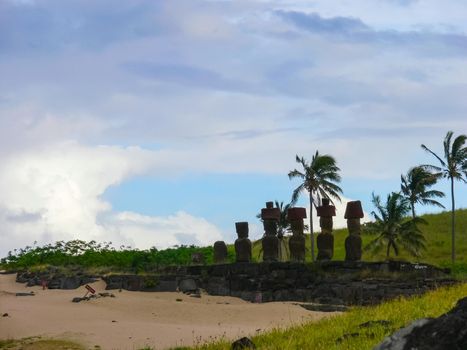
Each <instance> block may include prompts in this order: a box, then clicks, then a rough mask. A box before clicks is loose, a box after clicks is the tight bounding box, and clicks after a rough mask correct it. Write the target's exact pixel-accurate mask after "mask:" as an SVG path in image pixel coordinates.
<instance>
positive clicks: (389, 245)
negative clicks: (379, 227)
mask: <svg viewBox="0 0 467 350" xmlns="http://www.w3.org/2000/svg"><path fill="white" fill-rule="evenodd" d="M389 249H391V242H388V249H386V260H389Z"/></svg>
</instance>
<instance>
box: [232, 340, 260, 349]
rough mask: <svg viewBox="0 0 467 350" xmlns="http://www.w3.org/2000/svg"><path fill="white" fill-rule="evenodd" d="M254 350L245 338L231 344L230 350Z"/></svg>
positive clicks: (253, 345)
mask: <svg viewBox="0 0 467 350" xmlns="http://www.w3.org/2000/svg"><path fill="white" fill-rule="evenodd" d="M243 349H256V345H255V344H254V343H253V342H252V341H251V339H249V338H247V337H243V338H240V339H238V340H236V341H234V342H233V343H232V350H243Z"/></svg>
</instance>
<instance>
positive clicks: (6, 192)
mask: <svg viewBox="0 0 467 350" xmlns="http://www.w3.org/2000/svg"><path fill="white" fill-rule="evenodd" d="M466 64H467V3H466V2H465V1H461V0H449V1H443V2H440V1H435V0H426V1H417V0H413V1H410V0H405V1H402V0H399V1H398V0H359V1H344V0H339V1H338V0H336V1H329V0H327V1H324V0H318V1H300V0H294V1H286V0H282V1H267V0H262V1H260V0H258V1H254V0H251V1H214V0H213V1H194V0H186V1H180V0H171V1H149V0H136V1H119V2H118V3H116V2H114V1H110V0H107V1H96V2H89V1H66V2H64V1H58V0H55V1H54V0H44V1H39V0H0V76H1V79H0V146H1V147H0V168H1V169H0V193H2V199H3V200H2V201H1V203H0V255H2V256H3V255H5V254H6V253H7V252H8V251H9V250H11V249H14V248H19V247H22V246H24V245H27V244H31V243H32V242H33V241H37V242H38V243H39V244H43V243H48V242H53V241H55V240H60V239H64V240H68V239H75V238H80V239H85V240H89V239H96V240H100V241H103V240H105V241H112V242H114V243H115V244H116V245H117V246H118V245H120V244H125V245H128V244H129V245H132V246H136V247H138V248H143V249H144V248H148V247H150V246H157V247H159V248H163V247H167V246H172V245H175V244H192V243H195V244H211V243H213V242H214V241H215V240H218V239H225V240H227V241H233V240H234V239H235V232H234V222H235V221H244V220H247V221H249V222H250V224H251V227H250V229H251V236H252V237H254V238H256V237H259V236H260V235H261V232H262V230H261V225H260V223H259V222H258V221H257V219H256V218H255V215H256V213H257V212H258V211H259V210H260V208H261V207H262V206H263V205H264V202H266V201H268V200H279V201H285V202H287V201H288V200H289V199H290V196H291V192H292V190H293V189H294V188H295V187H296V186H297V185H298V183H297V182H294V181H289V180H288V178H287V173H288V171H289V170H292V169H293V168H295V167H296V165H297V164H296V163H295V155H296V154H298V155H300V156H304V157H305V158H307V159H311V157H312V155H313V154H314V152H315V151H316V150H319V151H320V152H321V153H328V154H331V155H333V156H334V157H335V158H336V160H337V163H338V165H339V166H340V168H341V175H342V178H343V181H342V188H343V190H344V200H343V204H342V205H339V207H338V217H337V218H336V224H337V226H339V225H343V224H344V221H343V219H342V218H341V217H340V216H342V215H340V214H341V213H342V207H343V205H344V204H345V201H346V200H349V199H360V200H362V202H363V204H364V207H365V210H366V212H367V213H370V212H371V210H372V207H371V203H370V198H371V193H372V192H373V191H374V192H375V193H377V194H381V195H383V196H384V195H386V194H387V193H388V192H390V191H393V190H398V189H399V179H400V174H401V173H405V172H406V171H407V170H408V169H409V168H410V167H411V166H414V165H417V164H420V163H433V162H434V159H433V158H432V157H430V155H428V154H427V153H426V152H424V151H423V150H422V149H421V148H420V144H422V143H424V144H426V145H427V146H428V147H430V148H432V149H433V150H435V151H436V152H441V147H442V140H443V137H444V135H445V134H446V132H447V131H448V130H453V131H454V132H455V135H458V134H461V133H462V134H465V133H467V117H466V116H467V99H465V92H466V91H467V70H466V69H465V67H466V66H467V65H466ZM456 185H457V192H456V195H457V203H458V206H459V207H467V190H466V186H465V185H462V184H461V183H457V184H456ZM439 188H440V189H442V190H445V191H447V190H448V186H447V183H446V182H444V183H441V184H440V185H439ZM442 202H443V203H444V204H445V205H448V204H449V198H445V199H443V200H442ZM300 204H301V205H304V206H305V205H306V196H304V197H303V199H302V202H301V203H300ZM417 210H418V212H427V211H434V210H436V209H435V208H417ZM368 217H369V215H368Z"/></svg>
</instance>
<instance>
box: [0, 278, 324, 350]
mask: <svg viewBox="0 0 467 350" xmlns="http://www.w3.org/2000/svg"><path fill="white" fill-rule="evenodd" d="M15 277H16V276H15V275H0V315H3V314H4V313H8V317H0V339H9V338H23V337H30V336H45V337H51V338H60V339H70V340H74V341H78V342H80V343H82V344H83V345H85V346H88V347H94V346H95V345H99V346H101V347H102V349H139V348H141V347H144V346H150V347H153V348H155V349H165V348H169V347H174V346H181V345H194V344H199V343H200V342H206V341H210V340H213V339H218V338H222V337H225V338H227V339H237V338H239V337H242V336H248V335H254V334H256V333H258V332H263V331H266V330H269V329H272V328H275V327H289V326H291V325H294V324H298V323H301V322H306V321H311V320H318V319H320V318H322V317H328V316H329V315H330V314H329V313H322V312H311V311H307V310H305V309H304V308H302V307H300V306H298V305H294V304H293V303H288V302H274V303H265V304H253V303H249V302H246V301H243V300H241V299H237V298H232V297H215V296H209V295H202V297H201V298H193V297H190V296H188V295H184V294H183V293H145V292H129V291H122V292H119V291H117V290H114V291H110V292H112V293H114V294H115V298H110V297H107V298H99V299H93V300H89V301H82V302H80V303H73V302H71V300H72V299H73V297H81V296H83V295H84V294H85V293H86V289H85V288H84V287H80V288H78V289H75V290H42V288H40V287H26V286H25V285H23V284H19V283H16V282H15ZM91 286H92V287H93V288H94V289H95V290H96V292H104V291H105V283H104V282H102V281H99V282H96V283H93V284H92V285H91ZM30 291H33V292H34V293H35V295H34V296H16V293H18V292H30ZM177 299H178V300H177Z"/></svg>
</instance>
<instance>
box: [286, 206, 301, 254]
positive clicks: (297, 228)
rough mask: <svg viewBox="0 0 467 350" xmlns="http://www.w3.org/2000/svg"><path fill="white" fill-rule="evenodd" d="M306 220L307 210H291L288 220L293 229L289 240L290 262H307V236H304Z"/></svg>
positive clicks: (288, 212) (288, 213)
mask: <svg viewBox="0 0 467 350" xmlns="http://www.w3.org/2000/svg"><path fill="white" fill-rule="evenodd" d="M305 218H306V209H305V208H289V210H288V211H287V220H288V221H289V223H290V228H291V229H292V237H290V239H289V251H290V260H291V261H294V262H304V261H305V235H304V234H303V227H304V225H303V219H305Z"/></svg>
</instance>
